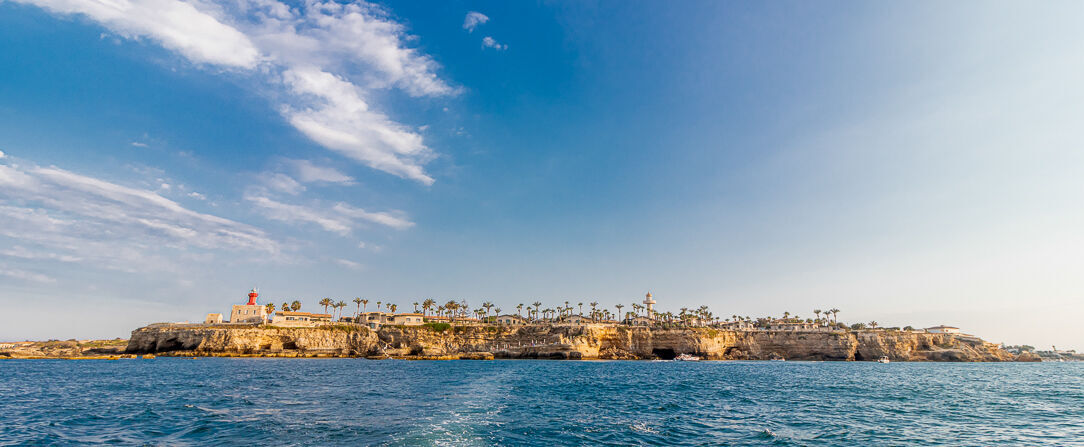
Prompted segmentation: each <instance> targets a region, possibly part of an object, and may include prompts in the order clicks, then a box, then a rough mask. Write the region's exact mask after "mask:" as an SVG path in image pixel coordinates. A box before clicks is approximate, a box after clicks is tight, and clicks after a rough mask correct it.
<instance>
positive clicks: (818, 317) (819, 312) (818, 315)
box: [813, 309, 821, 321]
mask: <svg viewBox="0 0 1084 447" xmlns="http://www.w3.org/2000/svg"><path fill="white" fill-rule="evenodd" d="M813 313H814V314H815V315H817V321H821V310H820V309H813Z"/></svg>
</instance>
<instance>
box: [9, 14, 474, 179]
mask: <svg viewBox="0 0 1084 447" xmlns="http://www.w3.org/2000/svg"><path fill="white" fill-rule="evenodd" d="M17 1H19V2H22V3H28V4H34V5H38V6H40V7H42V8H45V9H47V10H49V11H52V12H55V13H59V14H64V15H70V14H80V15H83V16H86V17H88V18H90V19H92V20H94V21H96V22H98V23H100V24H102V25H103V26H105V27H106V28H109V29H110V30H111V31H113V32H115V33H117V34H119V35H122V36H124V37H127V38H130V39H142V38H147V39H150V40H153V41H156V42H158V43H160V44H161V45H162V46H163V47H165V48H168V49H171V50H174V51H176V52H178V53H180V54H181V55H183V56H184V57H186V58H188V59H189V60H190V61H192V62H195V63H198V64H207V65H215V66H221V67H226V68H231V69H242V70H246V71H247V72H248V73H249V74H251V75H252V76H254V77H257V78H259V79H261V80H262V81H263V82H265V83H266V84H268V86H270V89H271V90H275V91H276V92H275V93H273V95H274V97H275V98H276V99H277V100H279V101H281V104H280V107H279V110H280V111H281V113H282V114H283V116H284V117H285V118H286V119H287V120H288V121H289V122H290V123H291V124H292V125H293V126H295V127H296V128H297V129H298V130H299V131H300V132H301V133H303V134H304V135H306V136H307V137H309V138H310V139H312V140H313V141H315V142H316V143H318V144H320V145H322V146H324V147H326V148H328V149H331V150H333V151H336V152H339V153H341V154H343V155H345V156H347V157H349V158H351V159H353V160H355V161H358V162H360V163H362V164H365V165H367V166H369V167H371V168H374V169H377V170H381V171H385V172H388V173H390V174H393V175H397V176H399V177H402V178H406V179H412V180H416V181H419V182H421V183H424V184H427V185H428V184H432V183H433V178H432V177H431V176H429V175H428V174H426V173H425V169H424V167H423V165H424V164H425V163H427V162H428V161H429V160H431V159H432V158H433V156H432V151H431V150H430V149H429V148H428V147H427V146H426V145H425V144H424V142H423V141H422V137H421V135H419V134H418V133H417V132H415V131H414V130H413V128H412V127H410V126H405V125H402V124H399V123H397V122H395V121H394V120H393V119H391V118H389V117H388V116H387V115H386V114H384V113H382V112H380V111H377V110H374V109H373V108H372V107H371V105H370V104H369V102H368V101H367V100H366V96H367V95H366V91H367V90H369V89H379V88H392V87H394V88H399V89H401V90H403V91H404V92H406V93H407V94H409V95H411V96H442V95H451V94H456V93H457V92H458V90H457V89H455V88H453V87H451V86H450V85H448V83H446V82H445V81H443V80H441V79H440V78H439V77H438V76H437V75H436V71H437V69H438V68H439V67H438V65H437V64H436V63H435V62H434V61H433V60H432V58H430V57H429V56H428V55H425V54H423V53H421V52H419V51H418V50H416V49H413V48H409V47H408V46H407V45H406V43H407V42H409V41H410V40H412V36H410V35H408V34H407V33H406V30H405V28H404V27H403V25H401V24H399V23H397V22H395V21H394V20H393V19H392V18H391V17H390V14H388V13H387V12H386V11H385V10H383V9H382V8H380V7H379V6H376V5H373V4H369V3H365V2H363V1H358V2H354V3H350V4H340V3H337V2H334V1H326V2H321V1H315V0H309V1H306V2H303V3H301V4H300V5H291V6H288V5H287V4H285V3H281V2H278V1H275V0H237V1H236V2H227V3H218V2H209V1H205V0H189V1H181V0H143V1H135V0H115V1H109V2H106V1H89V0H82V1H80V0H17Z"/></svg>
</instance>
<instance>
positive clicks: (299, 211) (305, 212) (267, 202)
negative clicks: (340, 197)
mask: <svg viewBox="0 0 1084 447" xmlns="http://www.w3.org/2000/svg"><path fill="white" fill-rule="evenodd" d="M245 200H248V201H250V202H252V203H253V204H255V205H256V206H257V207H259V208H260V209H261V210H262V211H263V214H264V216H267V218H269V219H274V220H278V221H282V222H289V223H298V222H308V223H314V224H317V225H319V226H320V227H322V228H323V229H325V230H327V231H330V232H332V233H338V234H341V235H344V236H345V235H347V234H349V233H350V229H351V227H350V222H349V221H348V220H347V219H344V218H343V216H338V215H334V214H328V213H324V212H321V211H320V210H317V209H314V208H309V207H305V206H301V205H290V204H286V203H282V202H276V201H274V200H271V199H270V198H267V197H262V196H247V197H245Z"/></svg>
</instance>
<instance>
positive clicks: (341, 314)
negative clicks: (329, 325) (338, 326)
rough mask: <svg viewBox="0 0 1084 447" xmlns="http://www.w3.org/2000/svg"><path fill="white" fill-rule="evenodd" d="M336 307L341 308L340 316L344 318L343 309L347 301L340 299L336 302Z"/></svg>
mask: <svg viewBox="0 0 1084 447" xmlns="http://www.w3.org/2000/svg"><path fill="white" fill-rule="evenodd" d="M335 307H338V308H339V318H342V316H343V309H344V308H346V303H344V302H342V301H339V302H338V303H335Z"/></svg>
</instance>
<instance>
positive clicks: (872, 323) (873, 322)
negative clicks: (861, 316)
mask: <svg viewBox="0 0 1084 447" xmlns="http://www.w3.org/2000/svg"><path fill="white" fill-rule="evenodd" d="M869 327H871V328H874V329H877V322H876V321H870V322H869Z"/></svg>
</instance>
